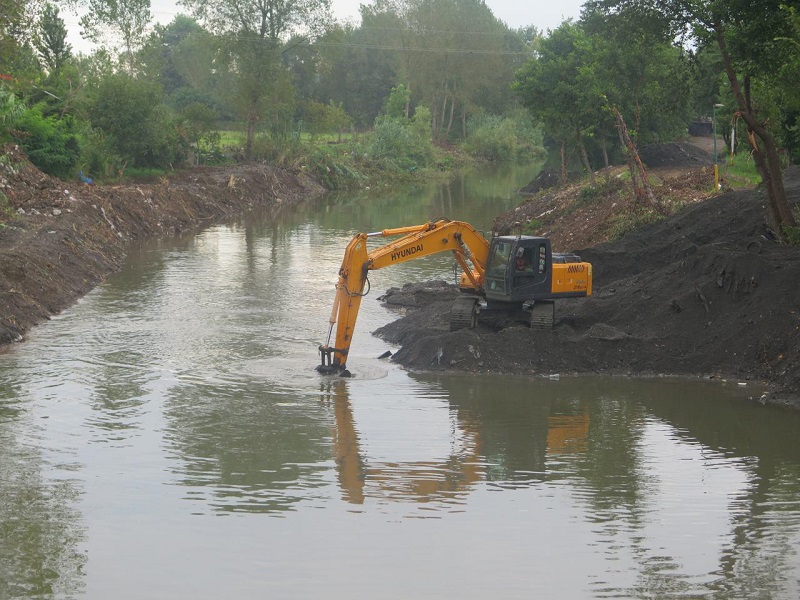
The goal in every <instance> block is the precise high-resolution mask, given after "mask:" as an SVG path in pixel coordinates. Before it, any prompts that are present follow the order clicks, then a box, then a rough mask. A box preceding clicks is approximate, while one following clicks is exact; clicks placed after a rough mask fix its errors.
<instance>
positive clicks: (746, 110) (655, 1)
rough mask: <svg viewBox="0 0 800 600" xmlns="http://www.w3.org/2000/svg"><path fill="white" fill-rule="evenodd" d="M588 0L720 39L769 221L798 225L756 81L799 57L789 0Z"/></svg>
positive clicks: (777, 226)
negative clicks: (658, 16) (653, 16)
mask: <svg viewBox="0 0 800 600" xmlns="http://www.w3.org/2000/svg"><path fill="white" fill-rule="evenodd" d="M587 5H589V7H590V8H591V9H592V10H597V11H600V12H602V13H603V14H605V15H609V16H612V15H616V14H619V13H621V12H622V11H630V14H634V15H635V14H637V13H642V12H643V11H646V12H647V13H657V14H661V15H663V16H664V17H665V19H666V20H667V21H668V24H669V26H670V27H671V29H672V32H673V34H674V35H685V36H692V37H694V38H695V39H696V40H698V41H699V42H703V43H712V42H713V43H715V44H716V45H717V47H718V48H719V52H720V58H721V61H722V66H723V69H724V73H725V75H726V77H727V79H728V84H729V85H730V89H731V91H732V93H733V97H734V99H735V103H736V109H737V112H736V114H737V116H738V117H739V118H741V119H742V120H743V121H744V123H745V124H746V126H747V130H748V139H749V141H750V146H751V149H752V155H753V158H754V161H755V164H756V166H757V168H758V171H759V174H760V175H761V179H762V181H763V184H764V188H765V189H766V192H767V197H768V209H767V213H768V218H769V221H770V223H771V225H772V227H773V229H774V230H775V232H776V234H778V235H779V236H785V234H786V233H787V231H789V230H790V229H792V230H793V229H795V228H796V227H797V222H796V220H795V217H794V215H793V214H792V211H791V208H790V206H789V203H788V201H787V197H786V191H785V189H784V186H783V176H782V166H781V159H780V155H779V152H778V146H777V143H776V140H775V134H774V132H773V130H772V129H771V124H770V123H769V121H768V117H769V114H768V112H765V111H763V110H762V108H761V106H760V104H759V98H758V97H757V96H756V95H755V92H756V91H757V87H756V86H755V85H754V83H755V82H758V81H768V80H771V79H772V77H773V76H774V74H775V73H779V72H781V71H783V70H784V69H785V68H786V67H787V66H788V65H791V64H795V63H796V61H797V46H796V45H795V44H794V43H793V41H796V40H797V30H796V28H795V23H794V21H793V18H792V12H791V11H790V10H787V8H786V7H787V4H786V0H762V1H761V2H748V1H746V0H589V2H587ZM795 85H796V83H795Z"/></svg>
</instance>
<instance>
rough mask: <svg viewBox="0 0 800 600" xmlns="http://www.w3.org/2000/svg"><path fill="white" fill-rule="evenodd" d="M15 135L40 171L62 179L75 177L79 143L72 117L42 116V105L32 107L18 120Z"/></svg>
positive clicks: (75, 124)
mask: <svg viewBox="0 0 800 600" xmlns="http://www.w3.org/2000/svg"><path fill="white" fill-rule="evenodd" d="M15 138H16V139H17V141H18V142H19V144H20V145H21V146H22V147H23V148H24V149H25V153H26V154H27V155H28V158H29V159H30V160H31V162H32V163H33V164H35V165H36V166H37V167H38V168H39V169H41V170H42V171H43V172H45V173H48V174H49V175H54V176H56V177H61V178H64V179H66V178H68V177H71V176H74V172H73V171H74V170H75V166H76V165H77V164H78V159H79V158H80V144H79V142H78V135H77V123H76V122H75V120H74V119H73V118H72V117H71V116H66V117H64V118H63V119H58V118H56V117H54V116H50V117H45V116H44V115H43V114H42V109H41V107H40V106H34V107H32V108H29V109H28V110H26V111H25V112H24V113H23V114H22V115H21V116H20V117H19V119H18V120H17V123H16V131H15Z"/></svg>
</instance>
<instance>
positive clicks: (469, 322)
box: [450, 297, 478, 331]
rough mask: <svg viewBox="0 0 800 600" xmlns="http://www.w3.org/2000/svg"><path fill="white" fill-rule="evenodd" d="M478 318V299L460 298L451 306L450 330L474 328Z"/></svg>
mask: <svg viewBox="0 0 800 600" xmlns="http://www.w3.org/2000/svg"><path fill="white" fill-rule="evenodd" d="M477 320H478V301H477V300H476V299H475V298H472V297H470V298H458V299H457V300H456V301H455V302H453V306H452V307H451V308H450V331H458V330H459V329H474V328H475V324H476V323H477Z"/></svg>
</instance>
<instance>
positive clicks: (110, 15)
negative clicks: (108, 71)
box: [80, 0, 153, 73]
mask: <svg viewBox="0 0 800 600" xmlns="http://www.w3.org/2000/svg"><path fill="white" fill-rule="evenodd" d="M86 8H87V9H88V12H87V13H86V14H85V15H84V16H83V17H82V18H81V21H80V23H81V27H82V28H83V31H82V35H83V37H85V38H86V39H88V40H91V41H93V42H95V43H97V44H103V43H110V44H111V46H112V47H116V46H115V41H116V39H120V40H121V42H122V50H123V54H124V56H125V64H126V65H127V68H128V72H129V73H133V72H134V70H135V62H134V57H135V53H136V50H137V49H138V48H140V47H141V45H142V43H143V42H144V38H145V32H146V31H147V27H148V25H149V24H150V21H152V20H153V15H152V13H151V12H150V0H87V1H86Z"/></svg>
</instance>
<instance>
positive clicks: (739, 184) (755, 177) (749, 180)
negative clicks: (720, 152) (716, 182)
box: [711, 156, 761, 188]
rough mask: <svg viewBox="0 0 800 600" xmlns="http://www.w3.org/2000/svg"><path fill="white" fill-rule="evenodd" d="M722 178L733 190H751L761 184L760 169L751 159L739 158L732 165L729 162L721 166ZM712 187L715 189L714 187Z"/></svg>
mask: <svg viewBox="0 0 800 600" xmlns="http://www.w3.org/2000/svg"><path fill="white" fill-rule="evenodd" d="M719 172H720V177H722V178H723V179H724V181H725V183H726V184H727V185H728V186H730V187H732V188H751V187H754V186H756V185H758V184H759V183H760V182H761V176H760V175H759V174H758V169H756V165H755V163H754V162H753V161H752V160H749V157H748V158H746V157H742V156H740V157H738V158H736V159H735V160H734V162H733V163H732V164H731V162H730V161H729V160H726V161H725V163H724V164H723V163H721V164H720V165H719ZM711 187H714V186H713V185H712V186H711Z"/></svg>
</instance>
